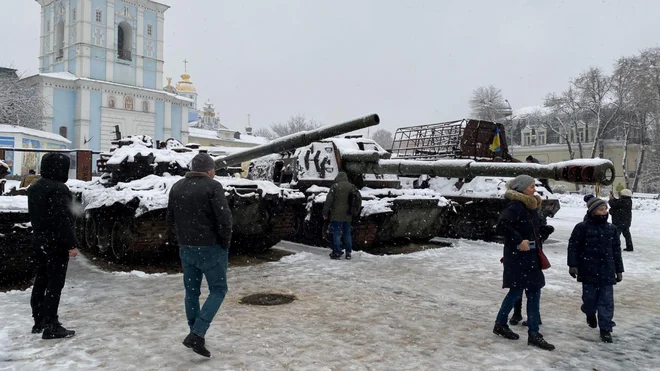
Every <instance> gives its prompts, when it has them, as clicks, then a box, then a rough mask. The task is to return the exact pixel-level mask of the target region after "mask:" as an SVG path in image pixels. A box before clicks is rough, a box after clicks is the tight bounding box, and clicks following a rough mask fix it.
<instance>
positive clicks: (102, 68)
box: [89, 47, 107, 80]
mask: <svg viewBox="0 0 660 371" xmlns="http://www.w3.org/2000/svg"><path fill="white" fill-rule="evenodd" d="M90 52H91V53H90V54H91V60H90V62H89V70H90V71H89V74H90V77H91V78H92V79H96V80H106V76H107V73H106V63H105V50H104V49H101V48H95V47H92V48H91V51H90Z"/></svg>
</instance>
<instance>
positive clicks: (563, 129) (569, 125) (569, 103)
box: [545, 86, 584, 160]
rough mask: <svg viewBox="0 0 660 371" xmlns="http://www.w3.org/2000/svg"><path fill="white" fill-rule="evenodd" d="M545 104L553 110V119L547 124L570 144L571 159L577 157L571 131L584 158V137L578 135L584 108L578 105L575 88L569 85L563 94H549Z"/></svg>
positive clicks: (580, 154)
mask: <svg viewBox="0 0 660 371" xmlns="http://www.w3.org/2000/svg"><path fill="white" fill-rule="evenodd" d="M545 105H546V107H549V108H550V109H551V110H552V113H551V116H552V120H550V121H549V122H548V123H547V124H546V126H547V127H548V128H549V129H550V130H551V131H553V132H554V133H556V134H558V135H559V136H561V137H562V138H563V139H564V141H565V142H566V145H567V146H568V153H569V155H570V158H571V160H572V159H574V158H575V151H574V150H573V147H572V144H571V143H572V141H573V138H572V136H571V133H575V134H576V135H575V136H574V138H575V141H576V142H577V146H578V154H579V156H580V158H583V157H584V149H583V147H582V139H581V138H580V136H579V135H578V133H579V130H580V128H579V126H580V124H582V123H583V122H582V121H581V120H580V117H581V114H582V110H581V108H580V107H579V105H578V102H577V96H576V93H575V89H573V87H572V86H569V88H568V90H566V91H564V92H562V93H561V94H554V93H553V94H550V95H548V97H547V98H546V102H545Z"/></svg>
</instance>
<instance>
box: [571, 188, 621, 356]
mask: <svg viewBox="0 0 660 371" xmlns="http://www.w3.org/2000/svg"><path fill="white" fill-rule="evenodd" d="M585 200H586V201H587V208H588V210H587V215H586V216H585V218H584V221H582V222H581V223H578V224H577V225H576V226H575V228H574V229H573V233H572V234H571V238H570V240H569V241H568V259H567V260H568V266H569V274H570V275H571V276H572V277H573V278H577V280H578V282H582V312H584V314H586V315H587V323H588V324H589V327H592V328H596V327H598V326H599V325H600V338H601V340H603V341H604V342H606V343H611V342H612V328H613V327H614V326H615V323H614V321H613V320H612V319H613V318H614V285H615V284H616V283H617V282H621V280H622V279H623V260H622V258H621V242H620V241H619V232H618V230H617V229H616V227H615V226H614V225H612V224H610V223H608V222H607V218H608V216H609V215H608V212H607V202H606V201H605V200H602V199H600V198H598V197H591V198H585Z"/></svg>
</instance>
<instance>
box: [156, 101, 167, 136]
mask: <svg viewBox="0 0 660 371" xmlns="http://www.w3.org/2000/svg"><path fill="white" fill-rule="evenodd" d="M164 133H165V102H163V101H162V100H157V101H156V125H155V126H154V139H155V140H165V138H164V137H165V134H164Z"/></svg>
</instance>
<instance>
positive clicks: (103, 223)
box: [95, 219, 112, 253]
mask: <svg viewBox="0 0 660 371" xmlns="http://www.w3.org/2000/svg"><path fill="white" fill-rule="evenodd" d="M95 225H96V240H97V245H98V247H99V250H101V252H102V253H106V252H108V250H109V248H110V233H111V232H112V226H111V225H108V221H107V220H103V219H101V220H99V221H98V222H97V223H95Z"/></svg>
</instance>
